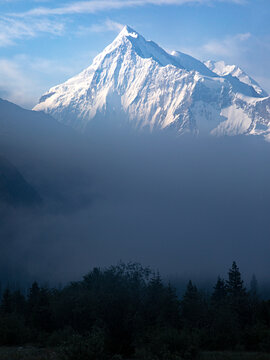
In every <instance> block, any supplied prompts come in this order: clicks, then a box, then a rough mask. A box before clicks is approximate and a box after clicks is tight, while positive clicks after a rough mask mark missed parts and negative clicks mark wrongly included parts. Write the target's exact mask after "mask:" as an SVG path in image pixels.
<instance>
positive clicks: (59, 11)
mask: <svg viewBox="0 0 270 360" xmlns="http://www.w3.org/2000/svg"><path fill="white" fill-rule="evenodd" d="M246 1H247V0H98V1H97V0H92V1H77V2H73V3H67V4H66V5H64V6H60V7H55V8H49V7H38V8H34V9H31V10H29V11H27V12H24V13H16V14H13V15H14V16H27V15H28V16H45V15H70V14H81V13H96V12H98V11H104V10H105V11H106V10H113V9H121V8H127V7H136V6H146V5H159V6H161V5H176V6H177V5H178V6H180V5H186V4H196V3H197V4H201V5H209V4H213V3H217V2H230V3H235V4H245V3H246Z"/></svg>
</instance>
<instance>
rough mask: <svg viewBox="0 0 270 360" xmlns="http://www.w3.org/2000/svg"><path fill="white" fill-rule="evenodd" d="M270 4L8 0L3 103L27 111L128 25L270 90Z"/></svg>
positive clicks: (257, 0)
mask: <svg viewBox="0 0 270 360" xmlns="http://www.w3.org/2000/svg"><path fill="white" fill-rule="evenodd" d="M269 18H270V0H93V1H86V0H84V1H76V0H73V1H70V0H54V1H53V0H0V97H2V98H5V99H8V100H10V101H13V102H15V103H17V104H20V105H22V106H24V107H26V108H31V107H32V106H34V105H35V103H37V101H38V99H39V97H40V96H41V95H42V93H44V92H45V91H46V90H48V89H49V88H50V87H52V86H54V85H56V84H58V83H61V82H63V81H65V80H67V79H68V78H69V77H71V76H73V75H75V74H77V73H78V72H80V71H81V70H82V69H84V68H85V67H87V66H89V65H90V64H91V62H92V60H93V57H94V56H95V55H97V54H98V53H99V52H100V51H102V50H103V49H104V47H105V46H106V45H108V44H109V43H110V42H111V41H113V39H114V38H115V37H116V35H117V33H118V32H119V31H120V29H121V27H122V25H125V24H128V25H130V26H131V27H133V28H134V29H135V30H136V31H138V32H139V33H141V34H142V35H143V36H144V37H145V38H147V39H151V40H153V41H155V42H157V43H158V44H159V45H161V46H162V47H164V48H165V49H166V50H168V51H172V50H179V51H183V52H186V53H189V54H190V55H193V56H195V57H197V58H199V59H201V60H208V59H213V60H225V61H226V62H228V63H233V64H238V65H239V66H241V67H242V68H243V69H244V70H245V71H246V72H247V73H248V74H249V75H250V76H252V77H253V78H255V80H257V81H258V82H259V83H260V84H261V85H262V86H263V87H264V88H265V89H266V90H267V91H268V92H270V21H269Z"/></svg>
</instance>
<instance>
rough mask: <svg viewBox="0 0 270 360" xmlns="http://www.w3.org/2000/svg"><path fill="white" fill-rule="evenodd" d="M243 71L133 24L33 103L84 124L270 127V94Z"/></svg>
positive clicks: (203, 129)
mask: <svg viewBox="0 0 270 360" xmlns="http://www.w3.org/2000/svg"><path fill="white" fill-rule="evenodd" d="M266 95H267V94H266V93H265V92H263V90H262V89H261V88H260V87H259V86H258V85H257V84H256V83H255V82H254V81H253V80H252V79H250V78H248V77H247V75H246V74H244V72H239V71H238V69H237V68H236V67H235V68H234V69H227V70H225V65H224V67H223V70H222V71H220V70H219V66H215V65H214V63H213V64H212V63H206V64H204V63H202V62H200V61H199V60H196V59H194V58H193V57H191V56H189V55H186V54H183V53H180V52H173V53H172V54H169V53H167V52H166V51H165V50H163V49H162V48H161V47H159V46H158V45H157V44H155V43H154V42H152V41H147V40H145V39H144V37H143V36H141V35H140V34H138V33H137V32H136V31H134V30H133V29H131V28H129V27H128V26H126V27H124V29H123V30H122V31H121V32H120V34H119V35H118V36H117V38H116V39H115V40H114V41H113V42H112V43H111V44H110V45H109V46H107V47H106V48H105V49H104V51H103V52H102V53H100V54H99V55H98V56H97V57H96V58H95V59H94V61H93V63H92V65H91V66H89V67H88V68H87V69H85V70H84V71H82V72H81V73H80V74H79V75H77V76H75V77H73V78H71V79H69V80H68V81H66V82H65V83H63V84H60V85H57V86H55V87H53V88H51V89H50V90H49V91H48V92H47V93H45V94H44V95H43V96H42V97H41V99H40V102H39V104H38V105H36V106H35V107H34V110H37V111H44V112H46V113H49V114H50V115H52V116H53V117H55V118H56V119H57V120H59V121H60V122H63V123H65V124H68V125H71V126H72V127H74V128H76V129H78V130H81V131H85V130H89V128H91V125H93V124H96V123H101V122H102V121H105V120H106V121H109V120H110V121H118V122H120V123H128V124H130V125H131V126H132V127H134V128H137V129H142V128H144V129H149V130H150V131H152V130H154V129H169V128H173V129H175V130H176V131H178V132H180V133H185V132H192V133H212V134H216V135H219V134H228V135H234V134H248V133H250V134H259V133H260V134H265V135H266V136H267V135H268V134H270V100H269V98H267V97H266Z"/></svg>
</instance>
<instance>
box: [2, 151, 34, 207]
mask: <svg viewBox="0 0 270 360" xmlns="http://www.w3.org/2000/svg"><path fill="white" fill-rule="evenodd" d="M3 203H5V204H9V205H12V206H32V205H40V204H41V198H40V196H39V194H38V193H37V192H36V190H35V189H34V188H33V187H32V186H31V185H30V184H28V183H27V182H26V180H25V179H24V178H23V176H22V175H21V174H20V173H19V171H18V170H17V169H16V168H15V167H14V166H13V165H12V164H11V163H10V162H8V161H7V160H6V159H4V158H2V157H0V204H3Z"/></svg>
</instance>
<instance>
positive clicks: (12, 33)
mask: <svg viewBox="0 0 270 360" xmlns="http://www.w3.org/2000/svg"><path fill="white" fill-rule="evenodd" d="M63 32H64V24H63V23H60V22H58V21H51V20H49V19H31V20H29V19H27V20H21V19H19V20H18V19H14V18H11V17H0V46H7V45H13V44H14V42H15V40H18V39H26V38H33V37H36V36H38V35H40V34H41V33H47V34H51V35H57V36H58V35H61V34H63Z"/></svg>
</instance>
